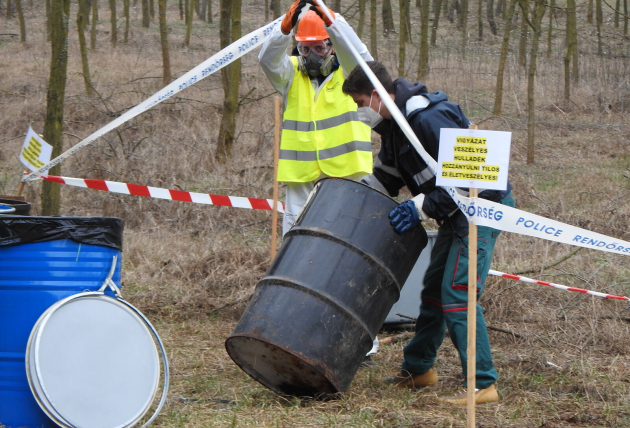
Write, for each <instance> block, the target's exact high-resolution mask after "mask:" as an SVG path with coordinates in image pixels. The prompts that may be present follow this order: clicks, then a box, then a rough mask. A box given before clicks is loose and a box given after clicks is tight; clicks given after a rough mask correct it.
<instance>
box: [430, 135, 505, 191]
mask: <svg viewBox="0 0 630 428" xmlns="http://www.w3.org/2000/svg"><path fill="white" fill-rule="evenodd" d="M511 138H512V133H511V132H500V131H483V130H478V129H460V128H457V129H452V128H442V129H441V131H440V152H439V154H438V162H437V163H438V171H437V185H438V186H455V187H467V188H471V187H472V188H478V189H479V188H483V189H494V190H505V189H506V187H507V177H508V168H509V163H510V140H511Z"/></svg>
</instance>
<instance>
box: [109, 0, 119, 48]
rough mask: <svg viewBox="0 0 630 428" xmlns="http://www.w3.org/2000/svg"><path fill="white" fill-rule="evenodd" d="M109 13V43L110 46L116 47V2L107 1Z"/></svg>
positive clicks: (114, 0)
mask: <svg viewBox="0 0 630 428" xmlns="http://www.w3.org/2000/svg"><path fill="white" fill-rule="evenodd" d="M109 11H110V12H111V28H112V35H111V42H112V46H113V47H116V45H117V44H118V16H117V14H116V0H109Z"/></svg>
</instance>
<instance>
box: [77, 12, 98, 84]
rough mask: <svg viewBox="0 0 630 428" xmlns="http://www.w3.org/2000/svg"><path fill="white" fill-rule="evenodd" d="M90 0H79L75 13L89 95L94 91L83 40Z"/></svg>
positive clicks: (82, 64) (84, 77)
mask: <svg viewBox="0 0 630 428" xmlns="http://www.w3.org/2000/svg"><path fill="white" fill-rule="evenodd" d="M89 1H90V0H79V11H78V13H77V32H78V33H79V50H80V51H81V66H82V69H83V83H84V84H85V93H86V94H87V95H88V96H91V95H92V94H93V93H94V91H93V88H92V79H91V77H90V64H89V62H88V52H87V41H86V40H85V25H86V24H87V16H88V2H89Z"/></svg>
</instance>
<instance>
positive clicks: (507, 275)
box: [488, 269, 630, 302]
mask: <svg viewBox="0 0 630 428" xmlns="http://www.w3.org/2000/svg"><path fill="white" fill-rule="evenodd" d="M488 273H489V274H490V275H494V276H501V277H503V278H509V279H515V280H517V281H523V282H529V283H532V284H539V285H546V286H548V287H553V288H559V289H560V290H566V291H575V292H577V293H584V294H590V295H591V296H598V297H605V298H607V299H617V300H626V301H628V302H630V298H629V297H626V296H618V295H615V294H606V293H600V292H599V291H591V290H585V289H583V288H575V287H567V286H566V285H560V284H554V283H553V282H547V281H539V280H537V279H532V278H527V277H526V276H520V275H512V274H510V273H504V272H499V271H496V270H492V269H490V270H489V271H488Z"/></svg>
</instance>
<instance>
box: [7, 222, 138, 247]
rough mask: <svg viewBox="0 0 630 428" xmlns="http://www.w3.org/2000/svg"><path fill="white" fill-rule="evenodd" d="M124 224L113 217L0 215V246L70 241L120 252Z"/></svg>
mask: <svg viewBox="0 0 630 428" xmlns="http://www.w3.org/2000/svg"><path fill="white" fill-rule="evenodd" d="M124 227H125V221H124V220H122V219H120V218H115V217H24V216H16V215H0V247H7V246H10V245H22V244H30V243H35V242H47V241H57V240H60V239H71V240H72V241H74V242H77V243H79V244H89V245H99V246H102V247H109V248H113V249H115V250H118V251H122V246H123V245H122V243H123V229H124Z"/></svg>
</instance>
